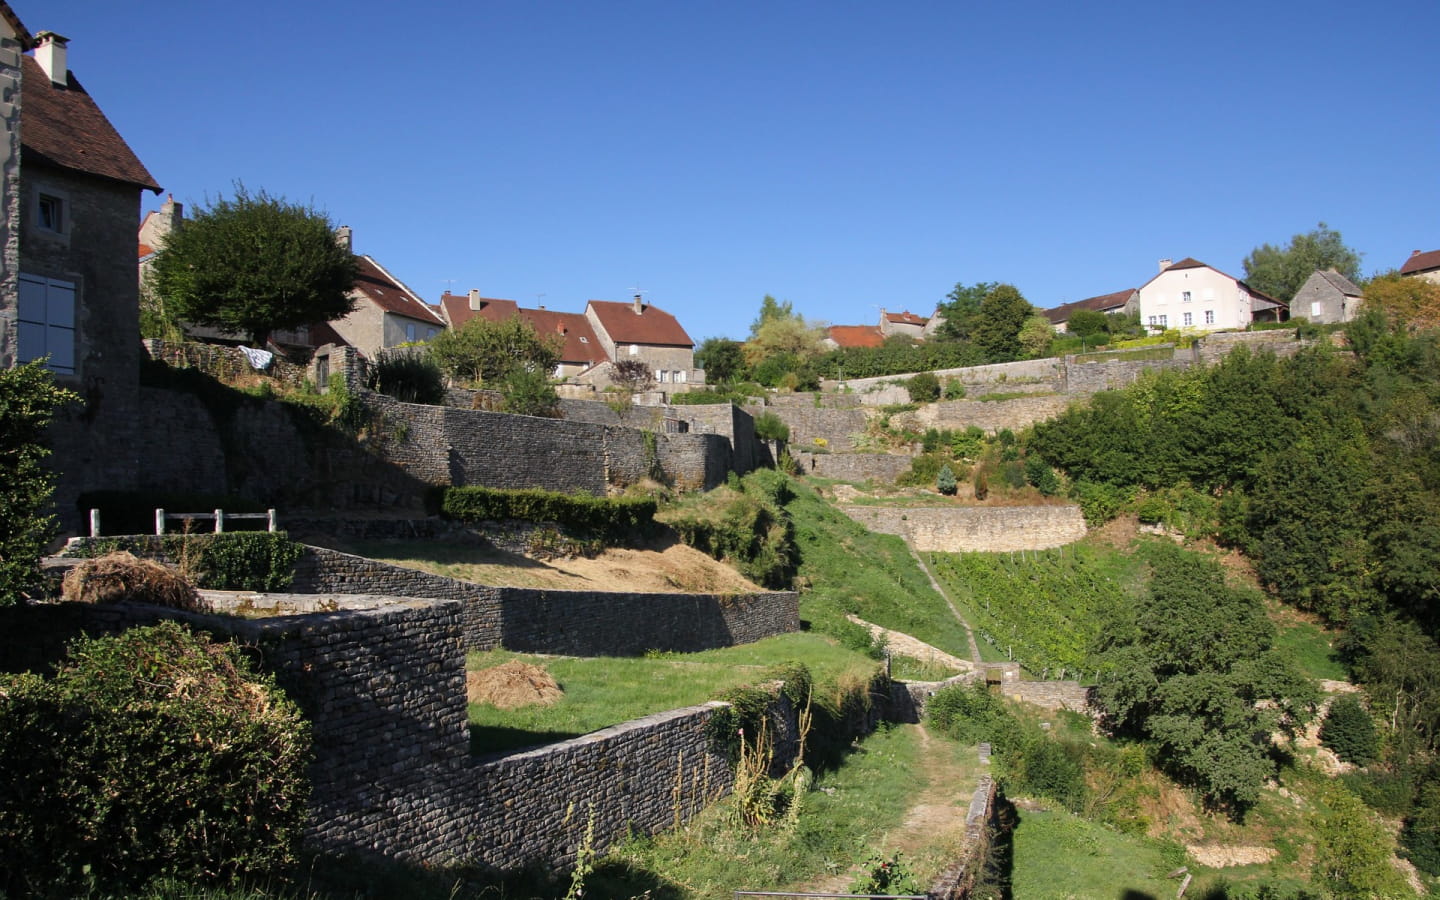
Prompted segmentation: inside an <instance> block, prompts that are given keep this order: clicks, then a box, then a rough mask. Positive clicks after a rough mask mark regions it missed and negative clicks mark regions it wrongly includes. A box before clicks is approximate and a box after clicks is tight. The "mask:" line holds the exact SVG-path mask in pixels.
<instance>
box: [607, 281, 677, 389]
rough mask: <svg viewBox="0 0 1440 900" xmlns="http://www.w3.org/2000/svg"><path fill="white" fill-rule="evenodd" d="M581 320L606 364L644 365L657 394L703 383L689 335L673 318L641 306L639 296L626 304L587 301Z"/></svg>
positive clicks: (660, 310) (646, 306)
mask: <svg viewBox="0 0 1440 900" xmlns="http://www.w3.org/2000/svg"><path fill="white" fill-rule="evenodd" d="M585 318H586V319H587V320H588V321H589V322H590V327H591V328H592V329H593V330H594V332H595V337H596V338H597V339H598V340H599V341H600V346H601V347H603V348H604V350H605V355H606V356H607V357H608V358H609V359H610V360H612V361H614V362H619V361H620V360H625V359H636V360H639V361H641V362H643V363H645V364H646V365H647V366H649V367H650V371H651V372H653V373H654V374H655V382H656V386H657V387H659V388H660V389H661V390H667V391H675V390H685V388H684V387H681V386H682V385H689V384H696V383H703V382H704V380H705V374H704V372H703V371H701V370H699V369H696V368H695V342H694V341H692V340H691V339H690V335H688V334H686V333H685V329H684V328H682V327H680V323H679V322H678V321H676V319H675V317H674V316H672V315H670V313H668V312H666V311H665V310H663V309H661V308H660V307H658V306H653V305H651V304H648V303H644V302H643V301H642V300H641V298H640V296H639V295H636V297H635V299H634V301H632V302H630V303H616V302H612V301H608V300H591V301H590V302H589V303H588V304H586V306H585Z"/></svg>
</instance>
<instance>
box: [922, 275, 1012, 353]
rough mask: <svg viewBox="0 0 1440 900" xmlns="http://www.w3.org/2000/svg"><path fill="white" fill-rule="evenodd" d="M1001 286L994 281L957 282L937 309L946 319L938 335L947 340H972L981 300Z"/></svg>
mask: <svg viewBox="0 0 1440 900" xmlns="http://www.w3.org/2000/svg"><path fill="white" fill-rule="evenodd" d="M999 286H1000V285H999V283H998V282H994V281H977V282H975V283H974V284H970V285H967V284H964V283H958V282H957V283H956V285H955V288H954V290H952V291H951V292H950V293H948V294H946V295H945V302H943V303H941V304H940V305H939V307H938V308H937V309H936V313H937V314H938V315H940V316H941V317H942V318H943V319H944V320H945V321H944V322H942V323H941V325H940V328H939V329H938V330H937V332H936V336H937V337H939V338H940V339H941V340H946V341H969V340H971V339H972V337H973V331H974V328H975V320H976V318H977V317H978V316H979V315H980V303H981V301H982V300H984V299H985V295H986V294H989V293H990V292H991V291H992V290H994V289H995V288H997V287H999Z"/></svg>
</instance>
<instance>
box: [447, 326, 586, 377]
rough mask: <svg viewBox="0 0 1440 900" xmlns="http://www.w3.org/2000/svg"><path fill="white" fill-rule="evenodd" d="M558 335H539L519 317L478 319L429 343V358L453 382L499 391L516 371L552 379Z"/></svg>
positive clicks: (557, 352) (448, 329)
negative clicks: (524, 371) (536, 373)
mask: <svg viewBox="0 0 1440 900" xmlns="http://www.w3.org/2000/svg"><path fill="white" fill-rule="evenodd" d="M561 346H562V345H561V339H560V336H559V335H554V334H552V335H545V336H543V337H542V336H541V335H540V334H538V333H537V332H536V331H535V329H534V327H532V326H531V325H530V323H529V322H527V321H525V320H524V319H522V318H520V316H518V315H514V316H511V317H509V318H508V319H502V320H500V321H492V320H490V319H483V318H481V317H479V316H475V317H474V318H472V319H470V321H468V322H466V323H465V324H464V325H461V326H460V327H459V328H447V329H446V330H444V331H442V332H440V334H438V335H437V336H436V337H435V340H433V341H431V342H430V355H431V357H432V358H433V359H434V360H435V362H436V364H437V365H439V366H440V369H441V370H442V371H443V372H444V373H445V374H446V376H447V377H449V378H450V379H451V380H452V381H453V382H455V383H457V384H462V385H466V386H470V387H486V388H492V389H495V388H499V387H500V385H501V384H502V383H503V382H504V380H505V376H506V375H508V374H509V373H510V372H512V371H514V370H516V369H524V370H528V371H531V372H539V373H541V374H544V375H547V376H548V375H549V374H550V373H551V372H553V371H554V370H555V366H556V365H557V364H559V362H560V351H561Z"/></svg>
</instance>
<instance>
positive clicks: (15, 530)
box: [0, 362, 79, 606]
mask: <svg viewBox="0 0 1440 900" xmlns="http://www.w3.org/2000/svg"><path fill="white" fill-rule="evenodd" d="M78 399H79V398H78V397H77V396H76V395H75V394H73V393H71V392H69V391H66V390H62V389H60V388H58V387H56V386H55V382H54V379H52V378H51V376H50V373H49V372H47V371H46V370H45V367H44V366H43V365H42V364H41V363H38V362H35V363H27V364H25V365H23V366H19V367H17V368H13V369H0V606H8V605H11V604H14V603H19V602H20V599H21V597H22V595H23V594H24V593H25V592H26V591H28V590H29V589H30V588H32V587H34V585H35V583H36V582H37V581H38V580H39V572H40V555H41V553H42V552H44V549H45V545H46V544H47V543H49V542H50V538H51V537H53V536H54V534H55V517H54V516H51V515H49V513H48V512H47V511H46V510H47V507H48V506H49V505H50V494H51V493H52V492H53V491H54V489H55V485H54V475H53V474H52V473H51V472H50V470H48V469H46V468H45V466H44V465H43V464H42V462H41V461H42V460H43V459H44V458H45V457H47V456H49V455H50V450H49V448H47V447H46V446H45V444H44V442H43V441H42V437H43V435H44V432H45V427H46V426H47V425H49V424H50V417H51V414H52V413H53V412H54V411H55V409H56V407H58V406H60V405H61V404H62V403H66V402H68V401H71V400H78Z"/></svg>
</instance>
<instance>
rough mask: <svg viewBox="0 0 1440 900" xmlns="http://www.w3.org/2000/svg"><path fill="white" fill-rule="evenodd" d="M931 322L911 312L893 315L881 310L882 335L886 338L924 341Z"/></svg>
mask: <svg viewBox="0 0 1440 900" xmlns="http://www.w3.org/2000/svg"><path fill="white" fill-rule="evenodd" d="M929 322H930V320H929V319H927V318H925V317H924V316H917V315H915V314H914V313H912V312H911V311H910V310H908V309H907V310H905V311H904V312H898V313H892V312H886V311H885V310H884V308H881V310H880V333H881V334H882V335H884V336H885V337H894V336H896V335H903V336H905V337H908V338H914V339H915V340H917V341H919V340H924V338H925V326H926V325H927V324H929Z"/></svg>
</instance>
